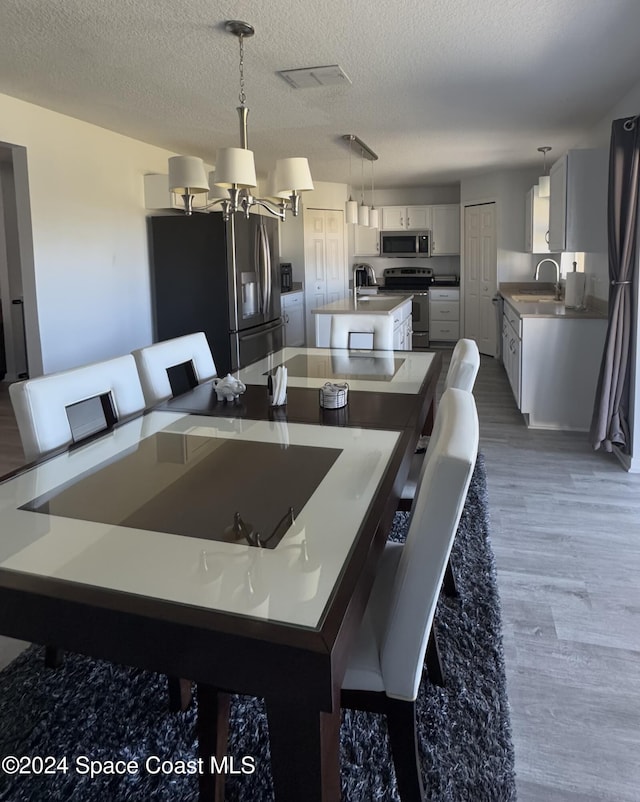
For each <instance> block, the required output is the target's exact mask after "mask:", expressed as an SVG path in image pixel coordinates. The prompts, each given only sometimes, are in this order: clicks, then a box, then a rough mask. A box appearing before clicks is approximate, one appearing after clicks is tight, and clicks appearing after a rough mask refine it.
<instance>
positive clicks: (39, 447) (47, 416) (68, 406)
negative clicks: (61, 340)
mask: <svg viewBox="0 0 640 802" xmlns="http://www.w3.org/2000/svg"><path fill="white" fill-rule="evenodd" d="M9 396H10V398H11V403H12V405H13V410H14V412H15V416H16V422H17V424H18V430H19V432H20V439H21V441H22V448H23V450H24V454H25V457H26V458H27V460H29V461H31V460H35V459H37V458H38V457H41V456H43V455H44V454H47V453H48V452H50V451H54V450H56V449H58V448H62V447H63V446H68V445H70V444H71V443H73V442H78V441H81V440H83V439H85V438H86V437H89V436H91V435H92V434H96V433H97V432H99V431H101V430H103V429H107V428H109V427H110V426H112V425H113V424H114V423H115V422H116V421H119V420H122V419H126V418H129V417H133V416H134V415H137V414H140V413H141V412H142V411H143V410H144V395H143V393H142V386H141V385H140V379H139V378H138V371H137V369H136V363H135V361H134V359H133V357H132V356H131V355H130V354H126V355H125V356H119V357H116V358H114V359H107V360H105V361H103V362H94V363H92V364H90V365H83V366H82V367H78V368H71V369H69V370H62V371H59V372H57V373H50V374H48V375H46V376H39V377H38V378H35V379H26V380H24V381H20V382H15V383H14V384H11V385H10V386H9Z"/></svg>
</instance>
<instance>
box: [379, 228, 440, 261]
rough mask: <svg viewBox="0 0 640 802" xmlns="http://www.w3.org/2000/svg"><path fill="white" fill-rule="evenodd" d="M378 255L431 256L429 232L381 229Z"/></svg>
mask: <svg viewBox="0 0 640 802" xmlns="http://www.w3.org/2000/svg"><path fill="white" fill-rule="evenodd" d="M380 256H402V257H416V256H423V257H424V256H431V232H430V231H381V232H380Z"/></svg>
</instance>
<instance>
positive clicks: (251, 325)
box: [149, 212, 283, 375]
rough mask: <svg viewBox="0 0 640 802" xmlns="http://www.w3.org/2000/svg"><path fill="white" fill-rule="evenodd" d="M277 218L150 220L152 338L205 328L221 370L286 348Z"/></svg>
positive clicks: (212, 216)
mask: <svg viewBox="0 0 640 802" xmlns="http://www.w3.org/2000/svg"><path fill="white" fill-rule="evenodd" d="M277 225H278V224H277V221H276V220H273V219H268V218H265V217H262V216H260V215H251V216H250V217H249V219H248V220H247V219H246V218H245V217H244V216H243V215H241V214H236V215H233V216H232V218H231V220H230V221H229V222H228V223H225V222H224V221H223V219H222V214H221V213H219V212H212V213H211V214H197V213H196V214H193V215H192V216H190V217H187V216H185V215H179V216H178V215H166V216H158V217H150V218H149V235H150V255H151V289H152V298H153V311H154V340H155V341H160V340H168V339H170V338H172V337H179V336H180V335H182V334H190V333H191V332H194V331H204V332H205V334H206V335H207V339H208V341H209V345H210V346H211V352H212V353H213V358H214V360H215V363H216V368H217V370H218V375H224V374H225V373H228V372H229V371H232V370H236V368H238V367H244V366H245V365H248V364H250V363H251V362H255V361H256V360H257V359H261V358H262V357H264V356H266V355H267V354H270V353H273V352H274V351H277V350H279V349H280V348H282V343H283V329H282V326H283V321H282V317H281V314H280V279H279V276H278V270H277V266H278V251H277V243H278V229H277Z"/></svg>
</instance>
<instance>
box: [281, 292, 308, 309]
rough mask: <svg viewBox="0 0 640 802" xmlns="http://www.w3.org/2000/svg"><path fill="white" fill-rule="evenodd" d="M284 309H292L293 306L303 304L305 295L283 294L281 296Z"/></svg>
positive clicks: (299, 293) (295, 293) (296, 293)
mask: <svg viewBox="0 0 640 802" xmlns="http://www.w3.org/2000/svg"><path fill="white" fill-rule="evenodd" d="M280 298H281V303H282V308H283V309H285V308H286V309H291V307H292V306H300V305H301V304H302V299H303V294H302V293H301V292H283V293H282V295H281V296H280Z"/></svg>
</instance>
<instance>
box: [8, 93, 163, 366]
mask: <svg viewBox="0 0 640 802" xmlns="http://www.w3.org/2000/svg"><path fill="white" fill-rule="evenodd" d="M0 120H1V121H2V122H1V124H0V140H2V141H4V142H6V143H10V144H14V145H21V146H24V147H26V149H27V162H28V176H29V193H30V199H31V217H32V227H33V250H34V274H35V275H34V278H35V292H36V296H37V309H38V317H39V326H40V335H41V346H42V353H41V358H42V370H43V371H44V372H45V373H49V372H51V371H54V370H60V369H63V368H67V367H72V366H74V365H79V364H83V363H86V362H90V361H94V360H99V359H104V358H107V357H111V356H115V355H118V354H122V353H127V352H129V351H131V350H132V349H133V348H137V347H139V346H142V345H146V344H148V343H149V342H151V336H152V332H151V305H150V289H149V286H150V285H149V260H148V252H147V233H146V224H145V209H144V199H143V175H144V174H145V173H159V172H166V169H167V162H166V160H167V157H168V156H169V155H171V154H170V153H169V152H168V151H165V150H162V149H161V148H156V147H153V146H151V145H147V144H145V143H142V142H138V141H136V140H133V139H129V138H128V137H124V136H121V135H119V134H115V133H112V132H111V131H107V130H105V129H102V128H98V127H97V126H93V125H89V124H88V123H84V122H80V121H79V120H75V119H72V118H70V117H65V116H63V115H61V114H57V113H55V112H52V111H49V110H47V109H43V108H41V107H39V106H34V105H31V104H29V103H24V102H23V101H20V100H16V99H15V98H11V97H8V96H6V95H0ZM29 313H32V314H33V313H34V310H33V309H29V308H27V309H26V310H25V314H27V315H28V314H29Z"/></svg>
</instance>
